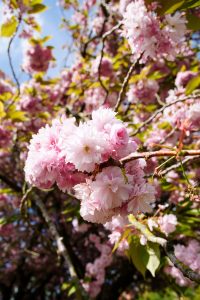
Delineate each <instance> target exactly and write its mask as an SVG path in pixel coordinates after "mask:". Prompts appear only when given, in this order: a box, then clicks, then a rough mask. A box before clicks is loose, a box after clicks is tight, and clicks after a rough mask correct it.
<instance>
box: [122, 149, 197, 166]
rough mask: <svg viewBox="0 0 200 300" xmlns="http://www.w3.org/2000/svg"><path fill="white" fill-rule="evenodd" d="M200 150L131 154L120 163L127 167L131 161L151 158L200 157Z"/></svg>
mask: <svg viewBox="0 0 200 300" xmlns="http://www.w3.org/2000/svg"><path fill="white" fill-rule="evenodd" d="M199 155H200V150H181V151H180V152H177V150H159V151H151V152H134V153H131V154H129V155H128V156H126V157H124V158H122V159H120V161H119V162H120V163H121V164H122V165H125V164H126V163H128V162H129V161H132V160H135V159H139V158H145V159H149V158H151V157H165V156H175V157H178V156H199Z"/></svg>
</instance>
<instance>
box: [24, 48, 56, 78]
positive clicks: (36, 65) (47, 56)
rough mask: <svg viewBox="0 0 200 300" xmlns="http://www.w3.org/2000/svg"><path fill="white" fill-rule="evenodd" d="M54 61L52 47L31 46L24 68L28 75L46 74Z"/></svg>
mask: <svg viewBox="0 0 200 300" xmlns="http://www.w3.org/2000/svg"><path fill="white" fill-rule="evenodd" d="M52 59H53V56H52V50H51V48H50V47H42V46H41V45H40V44H35V45H29V46H28V49H27V50H26V53H25V57H24V62H23V66H22V67H23V69H24V71H25V72H27V73H32V72H46V71H47V69H48V67H49V63H50V61H51V60H52Z"/></svg>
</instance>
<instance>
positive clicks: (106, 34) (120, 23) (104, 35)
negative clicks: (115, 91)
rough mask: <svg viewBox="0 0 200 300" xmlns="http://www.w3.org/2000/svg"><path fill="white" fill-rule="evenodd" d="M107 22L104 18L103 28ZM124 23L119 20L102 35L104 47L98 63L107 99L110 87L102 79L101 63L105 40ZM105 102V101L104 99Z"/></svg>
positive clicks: (101, 82)
mask: <svg viewBox="0 0 200 300" xmlns="http://www.w3.org/2000/svg"><path fill="white" fill-rule="evenodd" d="M106 22H107V19H105V20H104V23H103V28H105V24H106ZM121 25H122V22H119V23H118V24H117V25H115V26H114V27H112V28H111V29H110V30H109V31H107V32H105V33H104V34H103V36H102V48H101V54H100V60H99V65H98V80H99V82H100V84H101V86H102V88H103V89H104V91H105V92H106V97H105V100H106V99H107V97H108V93H109V91H108V89H107V87H106V86H105V84H104V83H103V81H102V79H101V64H102V60H103V57H104V47H105V41H106V39H107V37H108V36H109V35H111V34H112V33H113V32H114V31H115V30H117V29H119V28H120V26H121ZM104 102H105V101H104Z"/></svg>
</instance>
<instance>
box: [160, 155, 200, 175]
mask: <svg viewBox="0 0 200 300" xmlns="http://www.w3.org/2000/svg"><path fill="white" fill-rule="evenodd" d="M195 159H200V156H192V157H187V158H185V159H184V160H183V161H182V165H185V164H187V163H188V162H189V161H193V160H195ZM180 166H181V163H180V162H178V163H176V164H173V165H171V166H170V167H168V168H166V169H165V170H163V171H162V172H159V175H161V176H164V175H166V174H167V173H169V172H170V171H172V170H175V169H177V168H179V167H180Z"/></svg>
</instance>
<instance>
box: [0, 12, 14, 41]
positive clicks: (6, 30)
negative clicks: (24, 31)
mask: <svg viewBox="0 0 200 300" xmlns="http://www.w3.org/2000/svg"><path fill="white" fill-rule="evenodd" d="M17 25H18V21H17V19H16V18H15V17H14V16H13V17H12V18H10V19H9V20H8V21H7V22H6V23H4V24H2V26H1V31H0V35H1V36H3V37H10V36H12V35H13V34H14V33H15V31H16V29H17Z"/></svg>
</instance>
